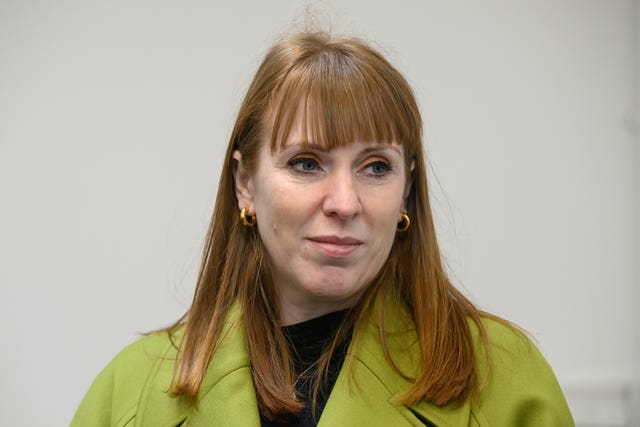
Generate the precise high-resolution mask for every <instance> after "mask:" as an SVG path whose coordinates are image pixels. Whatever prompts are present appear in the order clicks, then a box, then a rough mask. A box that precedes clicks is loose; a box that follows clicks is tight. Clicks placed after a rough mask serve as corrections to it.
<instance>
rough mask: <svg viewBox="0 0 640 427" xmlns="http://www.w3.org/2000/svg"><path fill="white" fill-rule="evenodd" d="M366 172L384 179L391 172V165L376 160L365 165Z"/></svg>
mask: <svg viewBox="0 0 640 427" xmlns="http://www.w3.org/2000/svg"><path fill="white" fill-rule="evenodd" d="M364 171H365V173H366V174H368V175H372V176H374V177H384V176H386V175H387V173H389V171H391V165H389V163H387V162H386V161H384V160H375V161H373V162H369V163H367V164H366V165H365V167H364Z"/></svg>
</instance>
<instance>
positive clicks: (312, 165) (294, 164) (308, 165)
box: [287, 157, 319, 172]
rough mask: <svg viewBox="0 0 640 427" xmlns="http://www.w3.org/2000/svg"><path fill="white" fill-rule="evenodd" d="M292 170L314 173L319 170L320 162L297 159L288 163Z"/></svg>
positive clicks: (309, 158) (302, 158) (308, 158)
mask: <svg viewBox="0 0 640 427" xmlns="http://www.w3.org/2000/svg"><path fill="white" fill-rule="evenodd" d="M287 164H288V165H289V167H290V168H292V169H294V170H296V171H299V172H314V171H316V170H318V168H319V166H318V162H317V161H316V160H315V159H312V158H311V157H297V158H295V159H292V160H290V161H289V163H287Z"/></svg>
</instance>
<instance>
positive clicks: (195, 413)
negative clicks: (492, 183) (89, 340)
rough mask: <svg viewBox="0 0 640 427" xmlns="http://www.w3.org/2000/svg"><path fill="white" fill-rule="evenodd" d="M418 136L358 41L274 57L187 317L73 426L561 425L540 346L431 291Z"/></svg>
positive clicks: (411, 105)
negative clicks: (538, 347) (537, 346)
mask: <svg viewBox="0 0 640 427" xmlns="http://www.w3.org/2000/svg"><path fill="white" fill-rule="evenodd" d="M421 132H422V123H421V118H420V114H419V111H418V108H417V105H416V101H415V98H414V95H413V93H412V91H411V89H410V87H409V85H408V84H407V82H406V81H405V79H404V78H403V77H402V76H401V75H400V74H399V73H398V71H397V70H395V69H394V68H393V67H392V66H391V65H390V64H389V63H388V62H387V61H386V60H385V59H384V58H383V57H382V56H381V55H380V54H379V53H377V52H376V51H374V50H372V49H371V48H370V47H368V46H367V45H366V44H364V43H363V42H361V41H359V40H355V39H334V38H331V37H330V36H328V35H326V34H317V33H303V34H298V35H295V36H293V37H290V38H288V39H285V40H283V41H281V42H279V43H278V44H276V45H275V46H274V47H273V48H272V49H271V50H270V51H269V52H268V53H267V55H266V57H265V59H264V61H263V62H262V64H261V66H260V68H259V69H258V71H257V73H256V76H255V78H254V80H253V82H252V84H251V86H250V87H249V90H248V92H247V94H246V97H245V99H244V101H243V103H242V106H241V108H240V111H239V114H238V117H237V120H236V123H235V127H234V130H233V133H232V136H231V140H230V142H229V146H228V149H227V154H226V158H225V162H224V166H223V171H222V176H221V179H220V186H219V189H218V196H217V200H216V206H215V211H214V213H213V218H212V221H211V226H210V229H209V233H208V236H207V241H206V246H205V251H204V256H203V262H202V267H201V270H200V274H199V277H198V283H197V287H196V292H195V297H194V300H193V304H192V306H191V308H190V309H189V311H188V312H187V314H186V315H185V316H184V317H183V318H182V319H180V320H179V321H178V322H177V323H176V324H175V325H173V326H172V327H170V328H168V329H167V330H166V331H161V332H157V333H153V334H150V335H148V336H146V337H144V338H143V339H141V340H140V341H138V342H136V343H134V344H132V345H131V346H129V347H127V348H126V349H125V350H123V351H122V352H121V353H120V354H119V355H118V356H117V357H116V358H115V359H114V360H113V361H112V362H111V363H110V364H109V365H108V366H107V367H106V368H105V370H104V371H103V372H102V373H101V374H100V375H99V376H98V378H97V379H96V380H95V382H94V384H93V385H92V387H91V389H90V390H89V393H88V394H87V396H86V397H85V399H84V400H83V402H82V404H81V405H80V408H79V409H78V412H77V413H76V416H75V418H74V420H73V422H72V425H78V426H81V425H82V426H87V425H116V426H127V425H143V426H147V425H149V426H165V425H191V426H194V425H198V426H199V425H203V426H204V425H207V426H212V425H215V426H218V425H229V426H251V425H255V426H257V425H263V426H274V425H291V426H293V425H316V424H318V425H325V426H353V425H369V426H401V425H437V426H458V425H474V426H477V425H480V426H484V425H498V426H502V425H503V426H516V425H518V426H520V425H541V426H542V425H544V426H567V425H572V424H573V421H572V419H571V415H570V413H569V410H568V408H567V405H566V402H565V400H564V397H563V395H562V392H561V390H560V388H559V386H558V383H557V381H556V379H555V377H554V375H553V373H552V371H551V369H550V368H549V366H548V365H547V363H546V362H545V360H544V359H543V357H542V356H541V355H540V353H539V352H538V351H537V349H536V348H535V347H534V346H533V345H532V344H531V343H530V342H529V341H528V340H527V339H526V338H525V337H524V336H523V334H522V333H520V332H519V331H518V330H517V329H516V328H514V327H513V326H511V325H510V324H509V323H508V322H506V321H504V320H501V319H498V318H496V317H495V316H492V315H490V314H488V313H484V312H481V311H480V310H478V309H477V308H476V307H475V306H474V305H473V304H472V303H471V302H470V301H469V300H468V299H467V298H465V297H464V296H463V295H462V294H461V293H460V292H459V291H458V290H456V289H455V287H453V285H452V284H451V282H450V281H449V280H448V279H447V276H446V274H445V272H444V269H443V267H442V263H441V260H440V253H439V250H438V244H437V241H436V234H435V229H434V225H433V218H432V214H431V208H430V205H429V197H428V190H427V181H426V169H425V163H424V160H423V151H422V143H421V139H422V135H421Z"/></svg>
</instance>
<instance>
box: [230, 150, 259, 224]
mask: <svg viewBox="0 0 640 427" xmlns="http://www.w3.org/2000/svg"><path fill="white" fill-rule="evenodd" d="M233 159H234V160H235V162H234V164H233V177H234V181H235V187H236V198H237V199H238V210H242V209H244V208H247V214H249V215H255V213H256V211H255V208H254V206H253V180H252V179H251V176H250V175H249V173H248V172H247V170H246V169H245V167H244V165H243V163H242V154H240V152H239V151H238V150H236V151H234V152H233Z"/></svg>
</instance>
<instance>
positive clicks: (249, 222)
mask: <svg viewBox="0 0 640 427" xmlns="http://www.w3.org/2000/svg"><path fill="white" fill-rule="evenodd" d="M248 209H249V208H242V210H241V211H240V220H241V221H242V225H244V226H245V227H253V226H254V225H256V216H255V215H253V216H252V215H247V210H248Z"/></svg>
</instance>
